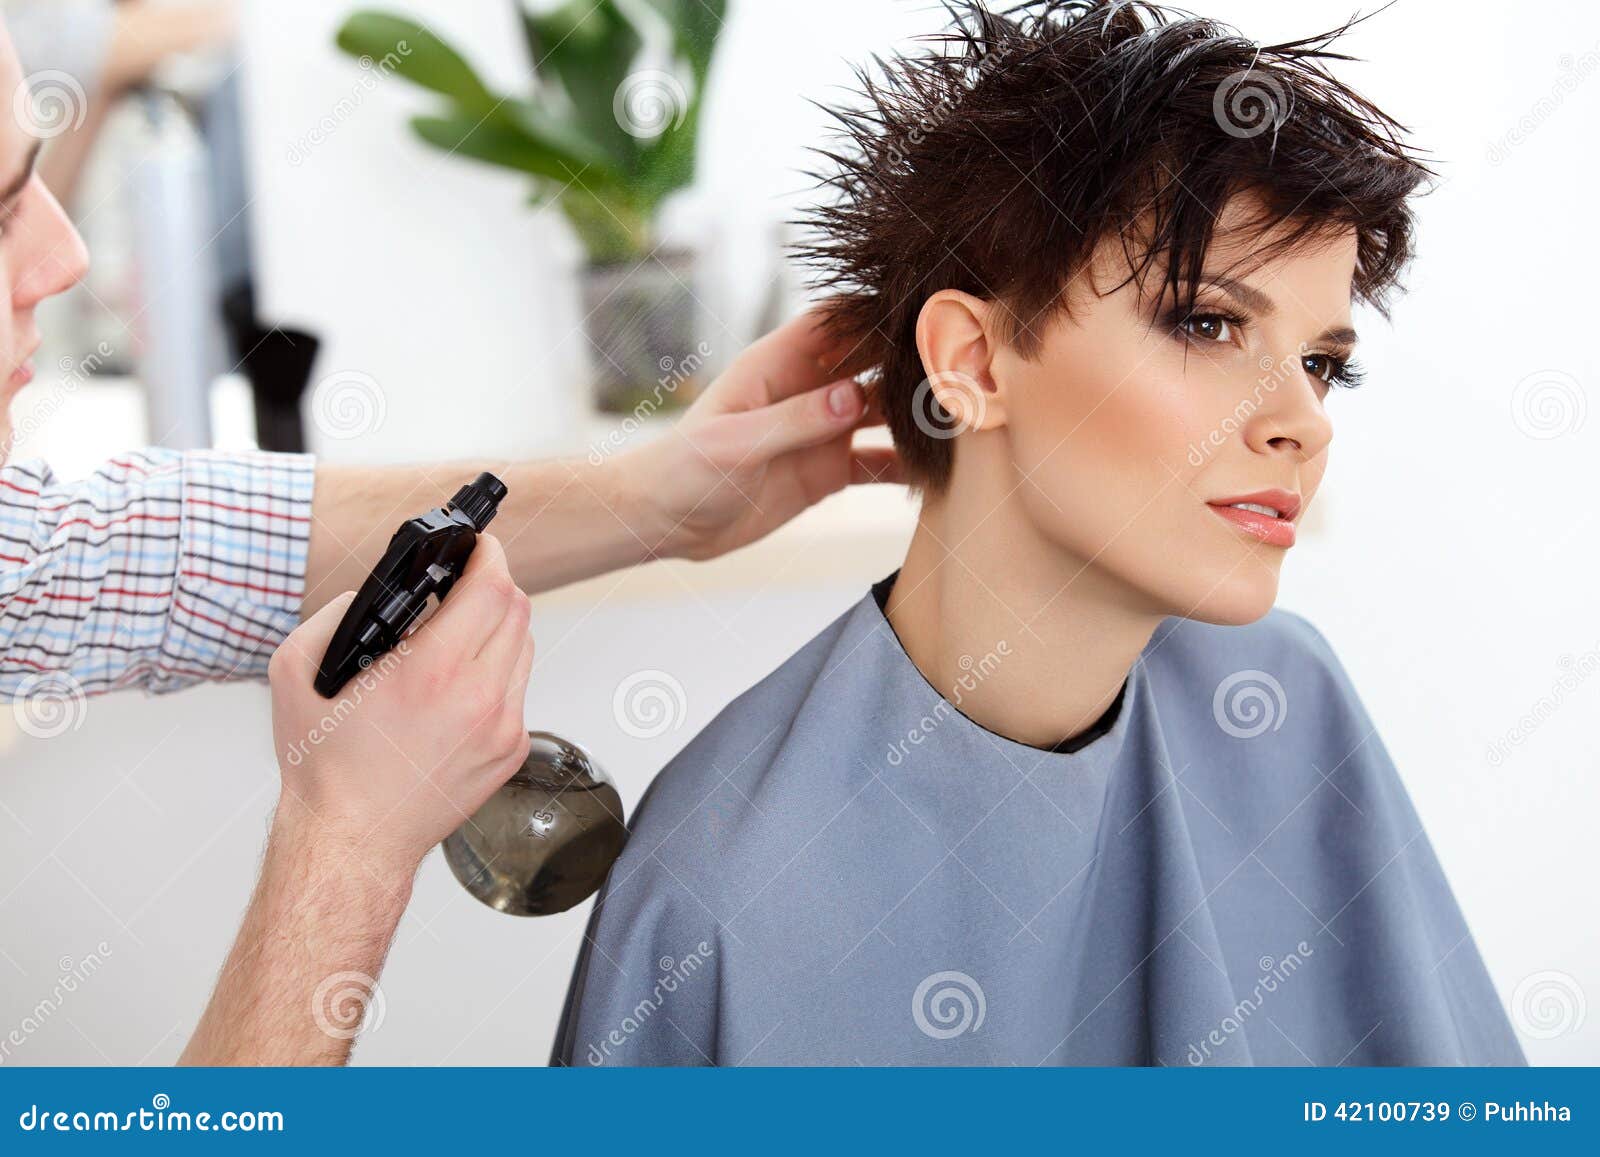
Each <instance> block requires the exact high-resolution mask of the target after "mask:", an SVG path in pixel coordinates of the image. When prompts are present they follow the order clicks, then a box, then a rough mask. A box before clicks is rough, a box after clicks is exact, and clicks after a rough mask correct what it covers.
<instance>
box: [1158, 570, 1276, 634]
mask: <svg viewBox="0 0 1600 1157" xmlns="http://www.w3.org/2000/svg"><path fill="white" fill-rule="evenodd" d="M1253 569H1254V573H1252V574H1249V575H1245V574H1242V573H1239V572H1235V573H1233V574H1231V575H1225V576H1223V577H1222V578H1221V580H1220V581H1214V582H1213V583H1211V584H1210V585H1208V586H1206V587H1204V588H1201V589H1196V590H1193V591H1192V592H1191V593H1192V597H1191V598H1190V599H1189V600H1188V602H1187V604H1185V603H1184V602H1183V601H1182V600H1181V598H1180V600H1178V601H1177V603H1176V606H1177V607H1178V608H1179V609H1176V610H1174V611H1173V612H1172V613H1173V614H1175V615H1181V616H1182V617H1183V618H1186V619H1194V620H1196V621H1197V622H1201V623H1214V624H1215V625H1217V626H1219V627H1243V626H1245V625H1247V624H1249V623H1253V622H1255V621H1256V620H1257V619H1259V618H1261V617H1262V616H1263V615H1265V614H1266V613H1267V612H1268V611H1270V610H1271V609H1272V607H1273V604H1274V603H1276V602H1277V601H1278V576H1277V574H1276V573H1268V572H1267V571H1266V570H1264V569H1262V568H1259V567H1256V568H1253ZM1190 585H1191V586H1194V587H1199V584H1197V583H1193V582H1191V584H1190ZM1185 605H1187V606H1188V607H1190V608H1192V609H1188V610H1185V609H1182V608H1183V607H1184V606H1185Z"/></svg>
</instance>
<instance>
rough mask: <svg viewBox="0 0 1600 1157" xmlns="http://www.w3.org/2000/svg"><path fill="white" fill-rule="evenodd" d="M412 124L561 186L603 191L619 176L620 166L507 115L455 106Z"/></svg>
mask: <svg viewBox="0 0 1600 1157" xmlns="http://www.w3.org/2000/svg"><path fill="white" fill-rule="evenodd" d="M411 127H412V129H413V130H414V131H415V132H416V134H417V135H418V136H419V137H421V138H422V139H423V140H425V141H427V142H428V143H429V144H431V145H434V146H437V147H438V148H441V149H445V150H446V151H448V152H450V153H456V154H460V155H461V156H463V157H470V158H472V159H473V160H476V161H483V162H485V163H487V164H491V165H498V166H500V167H501V168H505V169H515V170H517V171H518V172H522V173H529V174H531V175H532V176H535V177H542V178H545V179H547V180H551V181H555V182H558V188H559V187H560V186H565V185H569V184H576V185H577V186H579V187H582V188H585V189H588V190H590V191H592V192H597V193H598V192H600V191H602V190H606V189H609V188H612V187H614V186H615V185H616V182H617V175H616V173H615V171H614V170H612V169H610V168H609V167H606V166H597V165H594V164H591V163H589V162H588V161H585V160H584V159H583V158H582V157H578V156H575V155H573V154H572V153H569V152H567V151H565V150H564V149H562V148H560V147H559V146H558V145H555V144H553V143H551V142H549V141H542V140H539V139H537V138H536V137H533V136H531V135H530V134H529V133H528V132H527V131H526V129H525V127H524V126H522V125H520V124H518V123H516V122H514V121H511V120H508V119H506V118H504V117H500V116H491V117H488V118H483V117H478V116H474V115H472V114H471V113H462V112H453V113H449V114H446V115H444V116H418V117H413V118H412V119H411Z"/></svg>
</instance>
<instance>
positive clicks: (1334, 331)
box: [1200, 273, 1361, 345]
mask: <svg viewBox="0 0 1600 1157" xmlns="http://www.w3.org/2000/svg"><path fill="white" fill-rule="evenodd" d="M1200 280H1201V282H1202V283H1204V284H1208V285H1215V286H1216V287H1217V288H1219V289H1223V290H1226V291H1227V292H1228V293H1231V294H1232V295H1233V296H1234V297H1237V298H1238V299H1239V300H1240V301H1242V302H1243V303H1244V304H1245V305H1246V306H1247V307H1248V308H1250V309H1253V310H1254V311H1255V312H1257V313H1259V314H1261V315H1262V316H1263V317H1270V316H1271V315H1272V314H1273V313H1274V312H1275V311H1276V310H1277V308H1278V307H1277V304H1276V303H1275V302H1274V301H1273V300H1272V298H1270V297H1268V296H1267V295H1266V294H1264V293H1262V292H1261V291H1260V290H1259V289H1257V288H1255V286H1253V285H1246V284H1245V283H1244V282H1242V281H1240V280H1238V279H1237V278H1233V277H1229V276H1228V275H1227V274H1225V273H1218V274H1215V275H1207V274H1202V275H1201V278H1200ZM1316 340H1317V341H1318V342H1329V343H1332V344H1334V345H1355V344H1356V343H1357V342H1358V341H1360V340H1361V339H1360V337H1359V336H1358V335H1357V333H1356V331H1355V330H1354V329H1352V328H1351V327H1350V326H1348V325H1341V326H1334V327H1332V328H1329V329H1325V330H1323V331H1322V333H1321V334H1319V335H1318V336H1317V339H1316ZM1312 344H1315V343H1312Z"/></svg>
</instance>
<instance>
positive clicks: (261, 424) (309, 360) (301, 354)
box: [222, 282, 322, 454]
mask: <svg viewBox="0 0 1600 1157" xmlns="http://www.w3.org/2000/svg"><path fill="white" fill-rule="evenodd" d="M222 317H223V323H224V325H225V327H226V329H227V331H228V341H229V344H230V345H231V346H232V349H233V358H234V362H235V364H236V365H237V366H238V369H239V372H240V373H242V374H244V376H245V378H246V379H248V380H249V382H250V392H251V394H252V395H254V397H255V412H256V444H257V445H258V446H260V447H261V448H262V449H263V450H275V451H282V452H286V453H294V454H299V453H303V452H304V451H305V448H306V429H305V422H304V420H303V419H302V418H301V415H300V398H301V396H302V395H303V394H304V393H305V390H306V385H307V384H308V383H309V382H310V381H311V367H312V365H313V364H315V362H316V360H317V350H318V349H319V348H320V347H321V345H322V343H321V341H320V340H319V339H318V338H316V337H315V336H314V335H312V334H309V333H305V332H303V331H301V330H294V329H283V328H281V327H279V326H273V327H271V328H267V327H265V326H263V325H262V324H261V323H260V322H259V321H258V320H257V319H256V310H255V289H254V286H253V285H251V283H249V282H242V283H239V284H236V285H234V286H233V287H232V288H230V289H229V290H228V291H227V292H226V293H225V294H223V297H222Z"/></svg>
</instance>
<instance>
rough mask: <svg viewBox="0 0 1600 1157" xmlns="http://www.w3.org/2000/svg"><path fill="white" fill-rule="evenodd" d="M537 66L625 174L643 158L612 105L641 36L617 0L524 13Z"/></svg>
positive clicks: (578, 1)
mask: <svg viewBox="0 0 1600 1157" xmlns="http://www.w3.org/2000/svg"><path fill="white" fill-rule="evenodd" d="M523 24H524V28H525V29H526V30H527V38H528V44H529V47H530V50H531V51H532V52H533V60H534V69H535V72H537V73H538V75H539V76H540V77H541V78H544V79H546V80H549V79H551V78H553V79H554V80H556V81H557V82H558V83H559V85H560V87H561V89H562V91H564V92H565V94H566V97H567V100H568V103H569V105H570V114H571V117H572V121H573V123H574V124H576V125H577V126H578V127H580V128H581V129H582V130H583V132H584V135H586V136H587V137H589V138H590V139H591V140H593V141H594V142H596V143H597V144H598V145H599V146H600V147H601V148H603V149H604V150H605V151H606V153H607V155H609V156H610V157H611V159H612V162H613V164H615V165H616V167H617V168H618V169H619V170H621V171H622V172H628V173H631V172H633V171H634V170H635V169H636V167H637V165H638V162H639V145H638V142H637V141H636V140H635V139H634V138H633V137H632V136H631V135H629V133H628V132H627V130H626V129H624V128H623V127H622V125H621V124H620V123H619V122H618V119H617V116H616V113H615V112H614V111H613V104H614V101H615V100H616V95H617V90H618V89H619V88H620V87H621V86H622V83H623V81H625V80H626V79H627V77H628V71H629V69H630V68H631V67H632V66H633V62H634V58H635V57H637V56H638V54H639V48H640V45H641V43H642V40H641V38H640V35H639V30H638V29H637V28H635V27H634V26H633V23H632V21H630V20H629V19H628V17H627V16H626V15H625V14H624V13H623V12H622V10H621V9H620V8H618V7H617V5H616V3H615V0H599V2H598V3H596V2H595V0H568V3H566V4H563V5H562V6H561V7H559V8H557V9H555V10H554V11H552V12H548V13H544V14H534V13H531V12H525V13H524V14H523Z"/></svg>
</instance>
